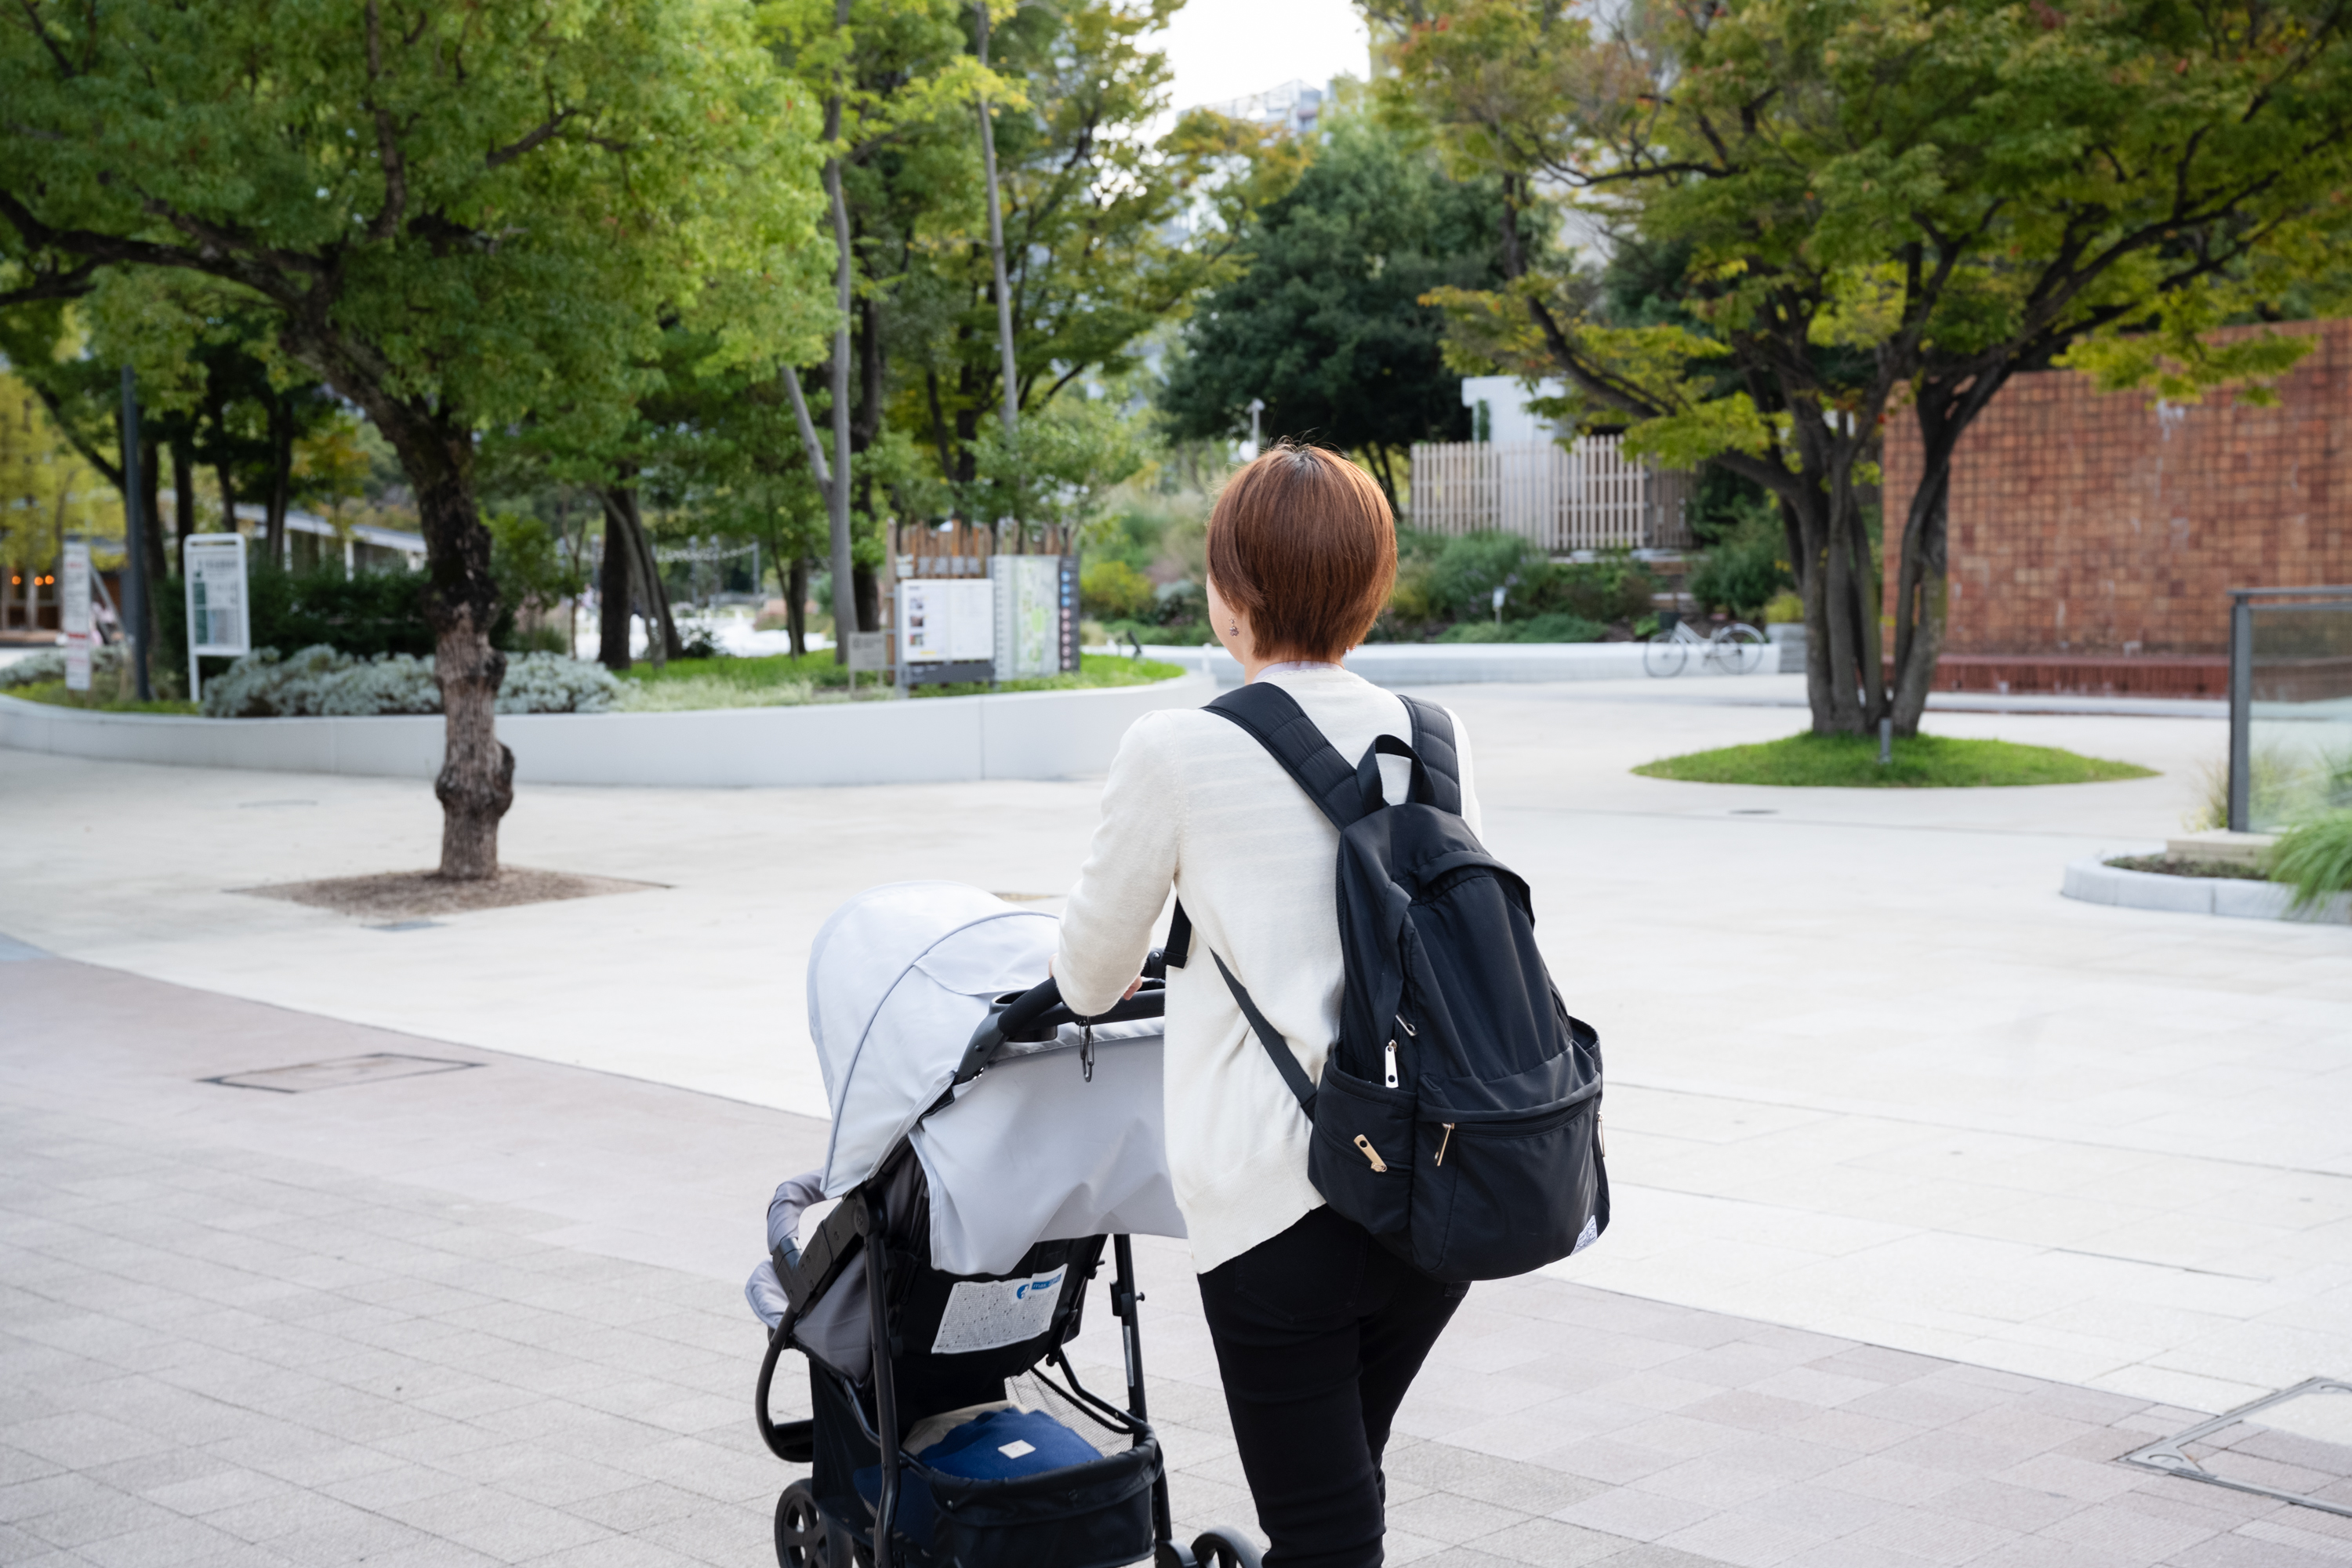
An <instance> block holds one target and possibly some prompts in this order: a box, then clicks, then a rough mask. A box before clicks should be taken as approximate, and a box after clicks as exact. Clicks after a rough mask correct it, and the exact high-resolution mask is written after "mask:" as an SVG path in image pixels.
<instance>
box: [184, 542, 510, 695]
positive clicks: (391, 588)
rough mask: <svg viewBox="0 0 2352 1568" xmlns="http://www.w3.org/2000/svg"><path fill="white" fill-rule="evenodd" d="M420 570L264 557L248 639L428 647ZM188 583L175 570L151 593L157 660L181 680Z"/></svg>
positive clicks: (417, 650) (376, 648)
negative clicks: (346, 569) (298, 566)
mask: <svg viewBox="0 0 2352 1568" xmlns="http://www.w3.org/2000/svg"><path fill="white" fill-rule="evenodd" d="M248 585H249V588H250V590H251V596H250V598H249V600H248V604H247V621H248V626H249V629H250V630H251V631H252V634H253V646H254V647H257V648H264V647H313V646H315V645H317V644H320V643H325V644H327V645H328V646H330V647H336V648H340V649H341V650H342V651H343V652H345V653H348V654H352V655H354V656H356V657H358V658H375V657H377V656H379V655H382V654H391V653H405V654H413V655H416V656H419V657H422V656H424V655H425V654H429V653H431V652H432V651H433V628H432V627H431V626H428V625H427V624H426V623H425V574H423V573H422V572H407V571H402V570H398V569H394V570H392V571H388V572H355V573H353V574H352V575H350V576H348V577H346V576H344V575H343V569H342V568H341V566H334V565H328V566H321V567H320V568H319V569H318V570H316V571H312V572H287V571H283V570H281V569H280V568H278V567H277V566H273V565H271V564H269V563H268V562H264V561H258V560H257V561H255V562H254V563H253V564H252V568H251V572H250V578H249V584H248ZM187 615H188V598H187V586H186V584H185V583H184V582H183V581H182V580H181V579H179V578H177V577H174V578H172V579H170V580H169V581H167V582H166V583H165V584H163V593H162V594H161V595H158V596H157V598H156V600H155V616H156V622H157V626H158V629H159V631H160V632H161V634H162V635H161V637H160V638H159V640H158V642H157V644H156V647H155V668H157V669H158V670H167V671H170V672H171V673H173V675H175V676H177V677H179V678H180V679H183V680H184V679H185V678H186V676H187V672H188V618H187ZM512 619H513V617H512V616H511V614H510V613H509V612H505V611H501V613H500V615H499V626H498V627H497V628H496V635H495V636H494V637H493V640H494V641H495V640H499V639H501V638H503V637H506V636H508V635H510V634H511V632H512V629H513V626H512Z"/></svg>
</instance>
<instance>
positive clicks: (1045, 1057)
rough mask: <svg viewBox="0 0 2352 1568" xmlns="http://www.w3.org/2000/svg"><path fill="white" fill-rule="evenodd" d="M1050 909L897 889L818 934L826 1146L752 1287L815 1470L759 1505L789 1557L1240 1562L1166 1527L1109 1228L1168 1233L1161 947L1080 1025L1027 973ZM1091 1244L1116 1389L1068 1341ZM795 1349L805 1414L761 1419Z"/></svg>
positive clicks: (1131, 1280)
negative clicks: (772, 1517) (782, 1403)
mask: <svg viewBox="0 0 2352 1568" xmlns="http://www.w3.org/2000/svg"><path fill="white" fill-rule="evenodd" d="M1057 923H1058V922H1056V921H1055V919H1054V918H1053V917H1052V916H1050V915H1046V914H1043V913H1041V912H1039V911H1036V910H1023V909H1018V908H1016V907H1014V906H1013V905H1010V904H1007V903H1005V902H1004V901H1003V900H1000V899H997V898H995V897H993V896H992V895H991V894H987V893H983V892H981V891H980V890H978V889H973V888H968V887H964V886H962V885H961V884H958V883H951V882H905V883H898V884H894V885H892V886H888V887H883V888H877V889H871V890H870V891H867V892H866V893H862V894H860V895H859V896H858V897H856V898H855V899H852V900H850V901H849V902H848V903H846V904H845V905H843V906H842V907H841V908H840V909H839V910H835V912H834V914H833V917H832V918H831V919H830V920H828V921H826V922H825V925H824V929H823V930H822V931H819V932H818V933H817V937H816V941H815V943H814V946H813V948H812V950H811V952H810V954H809V980H808V1001H809V1030H810V1034H811V1035H812V1036H813V1037H814V1039H815V1042H816V1047H817V1053H818V1056H819V1058H820V1060H821V1062H822V1064H823V1067H824V1081H825V1092H826V1096H827V1099H828V1100H829V1101H830V1102H831V1105H832V1110H833V1131H832V1138H831V1142H830V1144H829V1146H828V1148H827V1150H826V1155H825V1163H824V1168H823V1169H822V1170H818V1171H813V1172H810V1173H807V1174H806V1175H803V1176H797V1177H794V1178H793V1180H791V1181H788V1182H786V1183H785V1184H783V1185H782V1186H781V1187H780V1188H778V1189H777V1192H776V1195H775V1198H774V1200H773V1201H772V1203H771V1204H770V1205H769V1209H768V1241H769V1246H770V1253H769V1257H768V1258H767V1259H766V1260H765V1261H763V1262H762V1263H761V1265H760V1266H759V1268H757V1269H756V1270H755V1271H754V1272H753V1273H752V1276H751V1281H750V1283H749V1284H748V1285H747V1286H746V1288H745V1295H746V1296H747V1297H748V1298H749V1299H750V1300H751V1306H752V1309H753V1310H755V1311H756V1312H758V1313H759V1315H760V1317H761V1321H763V1322H765V1323H766V1324H767V1326H768V1330H769V1340H768V1351H767V1355H766V1358H765V1359H764V1360H763V1361H762V1363H761V1367H760V1377H759V1384H758V1390H757V1394H756V1395H755V1399H756V1415H757V1418H758V1422H759V1429H760V1435H761V1438H762V1439H763V1440H764V1441H765V1442H766V1443H767V1445H768V1447H769V1448H770V1449H771V1450H772V1451H773V1452H774V1453H775V1455H776V1456H777V1458H781V1459H783V1460H785V1461H786V1462H788V1463H790V1464H793V1465H807V1466H810V1467H812V1470H811V1473H810V1475H809V1476H808V1477H807V1479H803V1480H796V1481H794V1482H793V1483H792V1484H791V1485H790V1486H788V1487H786V1488H785V1489H784V1491H783V1495H782V1497H781V1498H779V1499H778V1500H777V1503H776V1559H777V1562H778V1563H780V1564H781V1565H782V1568H850V1565H851V1564H852V1563H856V1564H858V1565H860V1568H866V1565H870V1568H933V1565H937V1568H1116V1565H1118V1564H1124V1563H1139V1562H1145V1561H1149V1562H1150V1563H1153V1564H1154V1565H1155V1568H1206V1565H1208V1564H1217V1565H1219V1568H1258V1551H1257V1548H1256V1546H1255V1543H1254V1542H1252V1541H1251V1540H1250V1538H1249V1537H1248V1536H1247V1535H1245V1534H1244V1533H1242V1532H1241V1531H1232V1530H1223V1529H1220V1530H1213V1531H1207V1532H1205V1533H1203V1534H1202V1535H1200V1536H1199V1537H1197V1538H1196V1539H1195V1540H1194V1541H1193V1542H1192V1543H1191V1544H1190V1545H1189V1546H1186V1545H1180V1544H1178V1543H1177V1542H1175V1541H1174V1540H1173V1539H1172V1535H1173V1531H1172V1527H1171V1520H1170V1514H1169V1505H1168V1480H1167V1475H1166V1472H1165V1468H1164V1466H1163V1463H1162V1458H1161V1454H1160V1440H1159V1438H1158V1436H1156V1435H1155V1434H1154V1433H1153V1431H1152V1428H1151V1425H1150V1420H1149V1418H1148V1416H1147V1414H1146V1406H1145V1402H1144V1387H1143V1339H1142V1332H1141V1327H1140V1322H1139V1316H1138V1312H1137V1302H1138V1301H1139V1300H1140V1298H1139V1296H1138V1295H1137V1293H1136V1286H1135V1267H1134V1258H1133V1253H1132V1248H1131V1247H1130V1245H1129V1239H1128V1238H1129V1236H1130V1235H1148V1236H1171V1237H1181V1236H1182V1235H1183V1234H1184V1225H1183V1220H1182V1217H1181V1215H1179V1214H1178V1212H1177V1209H1176V1204H1175V1196H1174V1193H1173V1191H1172V1189H1171V1185H1170V1183H1169V1178H1168V1170H1167V1162H1166V1151H1165V1143H1164V1138H1163V1132H1162V1120H1161V1108H1160V1045H1161V1025H1160V1014H1161V1007H1162V999H1163V998H1162V992H1161V989H1160V984H1158V974H1157V973H1156V972H1157V971H1158V969H1159V963H1158V957H1159V955H1158V954H1156V953H1155V954H1154V955H1153V963H1152V964H1151V965H1150V970H1151V971H1152V972H1154V974H1153V978H1152V980H1150V982H1148V983H1147V984H1146V985H1145V987H1144V989H1143V990H1142V991H1140V992H1139V994H1137V995H1136V996H1135V997H1134V998H1133V999H1132V1000H1130V1001H1128V1002H1123V1003H1121V1004H1119V1005H1118V1006H1117V1007H1116V1008H1114V1009H1113V1010H1112V1011H1111V1012H1110V1013H1108V1014H1105V1015H1102V1016H1097V1017H1096V1018H1094V1019H1092V1020H1080V1019H1076V1018H1074V1017H1073V1016H1071V1014H1070V1012H1069V1010H1068V1008H1066V1007H1065V1006H1064V1005H1062V1003H1061V996H1060V993H1059V991H1058V990H1057V989H1056V988H1055V984H1054V983H1053V981H1052V980H1050V979H1047V978H1045V968H1046V960H1047V958H1048V957H1049V956H1050V955H1051V954H1052V952H1053V950H1054V945H1055V936H1056V931H1057ZM1106 1243H1108V1248H1106ZM1106 1250H1108V1252H1109V1254H1110V1259H1111V1264H1112V1269H1111V1277H1110V1279H1109V1288H1110V1301H1109V1308H1110V1310H1111V1312H1112V1313H1113V1314H1114V1315H1115V1316H1116V1317H1117V1318H1118V1321H1119V1323H1120V1327H1121V1337H1122V1340H1123V1342H1124V1348H1125V1352H1126V1373H1127V1390H1126V1400H1125V1403H1124V1405H1119V1404H1115V1403H1113V1402H1112V1401H1110V1400H1108V1399H1105V1398H1103V1397H1101V1396H1100V1395H1097V1394H1095V1393H1094V1392H1093V1391H1091V1390H1090V1389H1088V1388H1087V1386H1086V1385H1085V1384H1084V1383H1082V1382H1081V1381H1080V1379H1079V1377H1078V1373H1077V1370H1076V1367H1075V1366H1074V1365H1073V1364H1072V1363H1071V1361H1070V1359H1069V1356H1068V1355H1067V1353H1066V1347H1067V1346H1068V1344H1069V1342H1071V1341H1072V1340H1073V1339H1074V1338H1075V1337H1076V1335H1077V1333H1078V1331H1079V1328H1080V1325H1081V1321H1082V1319H1083V1316H1084V1312H1085V1308H1086V1301H1087V1294H1088V1293H1089V1290H1090V1288H1091V1286H1092V1284H1093V1281H1094V1279H1096V1277H1097V1274H1098V1273H1099V1272H1100V1271H1101V1268H1102V1264H1103V1261H1104V1254H1105V1252H1106ZM787 1350H792V1351H797V1352H800V1353H801V1354H802V1355H803V1356H804V1357H805V1358H806V1359H807V1361H808V1368H809V1391H810V1392H809V1397H810V1407H811V1409H812V1411H813V1415H811V1416H810V1417H809V1418H808V1419H805V1420H791V1421H778V1420H776V1419H774V1417H773V1415H772V1410H771V1406H770V1394H771V1390H772V1386H773V1382H774V1378H775V1373H776V1366H777V1363H778V1361H779V1360H780V1358H781V1357H782V1354H783V1352H785V1351H787Z"/></svg>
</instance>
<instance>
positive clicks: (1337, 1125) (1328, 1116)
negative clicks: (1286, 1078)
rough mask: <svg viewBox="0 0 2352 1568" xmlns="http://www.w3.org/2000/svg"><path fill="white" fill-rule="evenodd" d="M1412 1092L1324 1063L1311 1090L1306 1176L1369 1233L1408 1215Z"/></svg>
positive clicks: (1398, 1225)
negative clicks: (1320, 1079)
mask: <svg viewBox="0 0 2352 1568" xmlns="http://www.w3.org/2000/svg"><path fill="white" fill-rule="evenodd" d="M1412 1108H1413V1096H1412V1094H1411V1093H1409V1092H1407V1091H1405V1090H1403V1089H1384V1088H1382V1087H1381V1086H1380V1085H1378V1084H1374V1083H1368V1082H1366V1081H1365V1080H1364V1079H1360V1078H1355V1077H1351V1076H1350V1075H1349V1074H1347V1073H1344V1072H1341V1071H1340V1070H1339V1068H1337V1067H1334V1066H1331V1065H1330V1064H1328V1063H1326V1064H1325V1066H1324V1068H1323V1082H1322V1084H1321V1085H1320V1087H1319V1088H1318V1089H1317V1090H1316V1095H1315V1137H1314V1141H1313V1142H1312V1143H1311V1144H1310V1145H1309V1146H1308V1149H1307V1179H1308V1180H1309V1181H1311V1182H1313V1183H1314V1184H1315V1190H1316V1191H1317V1192H1318V1193H1321V1194H1323V1201H1324V1202H1325V1203H1328V1204H1329V1205H1331V1206H1332V1207H1333V1208H1334V1209H1337V1210H1338V1211H1339V1213H1341V1214H1343V1215H1347V1216H1348V1217H1349V1219H1351V1220H1354V1221H1355V1222H1356V1223H1357V1224H1358V1225H1360V1226H1363V1227H1364V1228H1365V1229H1366V1230H1368V1231H1370V1232H1371V1233H1372V1234H1373V1235H1374V1236H1380V1235H1383V1234H1385V1233H1388V1232H1392V1231H1399V1230H1402V1229H1403V1228H1404V1226H1405V1221H1406V1219H1407V1218H1408V1217H1409V1216H1410V1215H1411V1214H1412V1178H1413V1168H1412V1128H1413V1122H1412Z"/></svg>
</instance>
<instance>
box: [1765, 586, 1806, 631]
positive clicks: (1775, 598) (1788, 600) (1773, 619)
mask: <svg viewBox="0 0 2352 1568" xmlns="http://www.w3.org/2000/svg"><path fill="white" fill-rule="evenodd" d="M1764 624H1765V625H1766V626H1803V625H1804V624H1805V601H1804V600H1802V599H1801V598H1799V597H1798V596H1797V595H1795V594H1794V593H1793V592H1791V593H1786V594H1775V595H1772V597H1771V599H1770V600H1769V602H1768V603H1767V604H1766V605H1765V606H1764Z"/></svg>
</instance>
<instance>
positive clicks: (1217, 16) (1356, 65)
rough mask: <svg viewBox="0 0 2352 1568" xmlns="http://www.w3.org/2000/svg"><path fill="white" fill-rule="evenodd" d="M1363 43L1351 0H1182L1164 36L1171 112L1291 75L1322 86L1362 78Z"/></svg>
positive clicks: (1366, 71) (1366, 65)
mask: <svg viewBox="0 0 2352 1568" xmlns="http://www.w3.org/2000/svg"><path fill="white" fill-rule="evenodd" d="M1365 37H1366V36H1365V32H1364V24H1363V20H1362V18H1360V17H1359V16H1357V15H1356V12H1355V8H1354V6H1352V5H1349V0H1185V5H1184V8H1183V9H1182V10H1181V11H1179V12H1177V13H1176V17H1175V20H1174V21H1173V22H1171V24H1170V25H1169V27H1168V31H1167V32H1166V33H1165V34H1164V35H1162V40H1163V41H1162V47H1163V48H1164V49H1165V50H1166V51H1167V55H1168V61H1169V63H1170V64H1171V66H1173V67H1174V68H1175V71H1176V79H1175V82H1174V85H1173V87H1172V89H1171V94H1170V106H1171V108H1173V109H1176V110H1186V109H1190V108H1192V107H1193V106H1194V105H1196V104H1202V103H1222V102H1223V101H1225V100H1228V99H1234V98H1240V97H1242V96H1244V94H1247V93H1253V92H1263V91H1264V90H1265V89H1267V88H1270V87H1279V86H1281V85H1282V84H1283V83H1284V82H1286V81H1288V80H1290V79H1292V78H1294V77H1296V78H1297V79H1299V80H1301V81H1305V82H1307V83H1308V84H1310V85H1312V86H1316V87H1320V86H1322V85H1323V84H1324V83H1325V82H1328V81H1329V80H1330V79H1332V78H1333V77H1335V76H1353V77H1358V78H1361V77H1365V76H1368V75H1370V58H1369V56H1368V52H1367V51H1368V46H1367V44H1366V41H1365Z"/></svg>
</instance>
